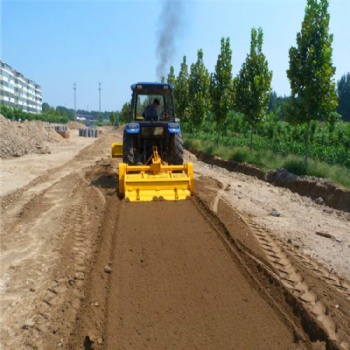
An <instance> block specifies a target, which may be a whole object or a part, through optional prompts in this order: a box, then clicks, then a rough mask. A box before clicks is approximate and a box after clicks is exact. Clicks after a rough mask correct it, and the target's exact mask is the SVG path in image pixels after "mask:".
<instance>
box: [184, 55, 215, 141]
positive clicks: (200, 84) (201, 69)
mask: <svg viewBox="0 0 350 350" xmlns="http://www.w3.org/2000/svg"><path fill="white" fill-rule="evenodd" d="M188 90H189V91H188V92H189V111H190V123H191V126H192V127H193V128H194V129H195V134H196V135H197V134H198V130H199V128H200V127H201V125H202V123H203V121H204V119H205V117H206V116H207V115H208V113H209V111H210V94H209V90H210V76H209V72H208V70H207V69H206V68H205V65H204V62H203V51H202V49H200V50H198V53H197V62H196V63H194V64H191V73H190V77H189V89H188Z"/></svg>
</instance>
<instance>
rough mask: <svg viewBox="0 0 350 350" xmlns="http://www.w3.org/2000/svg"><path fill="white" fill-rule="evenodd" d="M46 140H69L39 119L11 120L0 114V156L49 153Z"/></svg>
mask: <svg viewBox="0 0 350 350" xmlns="http://www.w3.org/2000/svg"><path fill="white" fill-rule="evenodd" d="M48 142H56V143H57V142H60V143H65V142H69V141H67V140H66V139H64V138H63V137H62V136H61V135H59V134H58V133H57V132H56V131H55V130H54V128H52V127H51V125H48V124H47V123H44V122H41V121H37V120H35V121H24V122H23V123H20V122H16V121H11V120H9V119H6V118H5V117H4V116H2V115H1V114H0V158H10V157H21V156H23V155H25V154H32V153H37V154H45V153H51V151H50V148H49V147H48V145H47V144H46V143H48Z"/></svg>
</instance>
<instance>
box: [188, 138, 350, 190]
mask: <svg viewBox="0 0 350 350" xmlns="http://www.w3.org/2000/svg"><path fill="white" fill-rule="evenodd" d="M184 146H185V148H193V149H196V150H198V151H202V152H204V153H206V154H209V155H212V156H218V157H220V158H222V159H225V160H231V161H236V162H240V163H248V164H252V165H255V166H257V167H258V168H259V169H261V170H262V171H269V170H275V169H281V168H285V169H287V170H288V171H289V172H290V173H293V174H295V175H308V176H315V177H319V178H323V179H330V180H332V181H333V182H334V183H335V184H337V185H340V186H342V187H345V188H347V189H350V169H349V168H347V167H345V166H341V165H329V164H327V163H325V162H321V161H315V160H313V159H311V158H309V160H308V168H307V169H306V168H305V166H304V157H302V156H297V155H287V156H282V155H280V154H276V153H273V152H272V151H270V150H265V149H261V150H255V149H253V150H252V151H250V150H249V147H247V146H239V147H238V146H236V147H232V146H231V147H226V146H221V145H220V146H218V147H217V146H216V144H215V143H214V142H210V141H202V140H195V139H191V138H185V139H184Z"/></svg>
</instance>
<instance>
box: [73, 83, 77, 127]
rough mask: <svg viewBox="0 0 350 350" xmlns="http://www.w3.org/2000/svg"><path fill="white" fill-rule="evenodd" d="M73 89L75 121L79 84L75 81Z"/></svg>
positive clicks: (75, 117) (75, 119)
mask: <svg viewBox="0 0 350 350" xmlns="http://www.w3.org/2000/svg"><path fill="white" fill-rule="evenodd" d="M73 90H74V121H77V94H76V91H77V84H76V83H73Z"/></svg>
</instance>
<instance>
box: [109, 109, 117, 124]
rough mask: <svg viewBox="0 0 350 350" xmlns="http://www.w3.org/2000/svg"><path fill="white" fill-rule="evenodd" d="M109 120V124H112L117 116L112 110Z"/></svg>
mask: <svg viewBox="0 0 350 350" xmlns="http://www.w3.org/2000/svg"><path fill="white" fill-rule="evenodd" d="M109 120H110V122H111V125H114V124H115V122H116V121H117V116H116V114H115V113H114V112H111V114H110V115H109Z"/></svg>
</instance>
